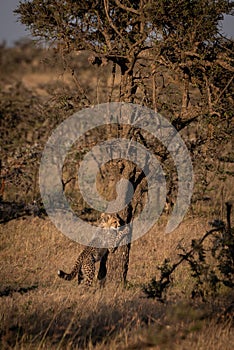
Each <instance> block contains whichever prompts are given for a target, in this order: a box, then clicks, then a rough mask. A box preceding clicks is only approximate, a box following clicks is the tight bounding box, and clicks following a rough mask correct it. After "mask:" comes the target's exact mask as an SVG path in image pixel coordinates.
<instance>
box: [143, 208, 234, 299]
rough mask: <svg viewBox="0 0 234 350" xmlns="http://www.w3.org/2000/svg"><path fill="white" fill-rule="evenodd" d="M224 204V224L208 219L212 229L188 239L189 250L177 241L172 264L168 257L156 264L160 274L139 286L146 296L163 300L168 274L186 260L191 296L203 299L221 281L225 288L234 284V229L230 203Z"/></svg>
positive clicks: (168, 279) (167, 284)
mask: <svg viewBox="0 0 234 350" xmlns="http://www.w3.org/2000/svg"><path fill="white" fill-rule="evenodd" d="M226 206H227V212H228V217H227V219H228V220H227V224H226V225H225V223H224V222H223V221H221V220H215V221H214V222H211V225H212V226H215V228H214V229H212V230H210V231H208V232H206V233H205V235H204V236H203V237H202V238H200V239H198V240H195V239H193V240H192V241H191V248H190V250H185V249H184V248H183V247H182V246H181V245H180V246H179V249H180V250H182V253H180V254H179V257H180V259H179V260H178V261H177V262H176V263H174V264H173V265H171V266H170V265H169V264H168V260H167V259H166V260H165V261H164V264H163V265H162V266H161V267H159V268H158V269H159V270H160V278H159V280H157V279H156V278H153V279H152V280H151V281H150V282H149V283H148V284H146V285H145V286H144V287H143V291H144V293H145V294H146V295H147V297H148V298H157V299H159V300H161V301H163V297H165V293H166V291H167V289H168V288H169V287H170V286H171V284H172V281H173V279H172V274H173V273H174V272H175V271H176V269H177V268H178V267H179V266H180V265H181V264H182V263H185V262H187V263H188V266H189V271H190V275H191V278H192V281H193V287H192V291H191V297H192V298H195V297H201V298H202V300H206V298H207V297H209V296H212V295H213V296H214V295H216V294H217V292H218V288H219V287H220V286H221V285H224V286H226V287H229V288H233V287H234V278H233V277H234V230H233V229H232V228H231V226H230V214H231V207H232V204H230V203H226ZM208 238H210V239H211V244H209V246H208V247H206V241H207V239H208ZM209 252H211V254H212V257H213V258H214V263H212V262H211V260H210V259H209V254H208V253H209Z"/></svg>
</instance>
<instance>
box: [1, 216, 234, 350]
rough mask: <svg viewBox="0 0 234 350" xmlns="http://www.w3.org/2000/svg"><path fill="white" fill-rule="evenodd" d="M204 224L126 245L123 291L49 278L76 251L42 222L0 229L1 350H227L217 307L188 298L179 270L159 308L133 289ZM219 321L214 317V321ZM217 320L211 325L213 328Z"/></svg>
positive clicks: (232, 339) (226, 331) (187, 283)
mask: <svg viewBox="0 0 234 350" xmlns="http://www.w3.org/2000/svg"><path fill="white" fill-rule="evenodd" d="M206 228H208V227H207V226H206V221H204V222H202V220H197V219H194V220H192V219H190V220H189V221H187V222H184V223H183V224H182V225H181V226H180V227H179V228H178V229H177V230H176V231H175V232H173V233H172V234H168V235H164V233H163V224H160V225H159V224H158V225H156V226H155V227H154V229H152V230H151V231H150V232H149V233H148V234H147V235H145V236H144V237H142V238H141V239H139V240H137V241H136V242H134V243H133V246H132V251H131V259H130V268H129V275H128V279H129V282H130V283H129V288H127V289H125V290H123V289H122V288H121V287H116V286H114V285H111V284H107V286H106V287H105V288H104V289H99V288H98V286H97V285H94V286H93V287H91V288H89V289H85V288H84V287H83V286H80V287H78V286H77V285H76V281H72V282H67V281H62V280H60V279H58V278H57V275H56V271H57V270H58V268H64V269H65V268H66V269H69V268H70V267H71V266H72V264H73V263H74V259H75V258H76V256H77V254H78V252H79V251H80V250H81V247H80V246H78V245H77V244H76V243H74V242H71V241H70V240H69V239H68V238H66V237H64V236H63V235H62V234H61V233H59V232H58V231H57V230H56V229H55V228H54V226H53V225H52V223H50V221H49V220H48V219H46V220H42V219H39V218H33V219H32V218H27V219H20V220H14V221H11V222H9V223H7V224H5V225H1V227H0V237H1V250H0V254H1V265H2V266H1V274H0V283H1V287H0V296H1V297H0V310H1V312H0V323H1V328H0V335H1V340H0V347H1V348H2V349H96V350H98V349H188V348H191V349H215V350H217V349H221V348H222V349H227V350H228V349H231V348H233V343H234V335H233V332H232V331H233V329H232V325H231V323H230V321H229V322H227V321H225V320H224V321H222V318H221V316H219V315H221V312H222V304H221V303H219V302H218V301H214V302H213V303H210V304H207V305H200V304H199V303H198V304H195V303H194V302H191V301H190V300H189V290H190V287H191V279H190V275H189V273H188V271H187V270H186V268H182V269H181V270H180V271H178V272H177V274H176V276H175V283H174V287H173V288H172V290H171V291H169V298H168V301H167V302H166V303H165V304H161V303H159V302H157V301H154V300H150V299H146V298H145V297H144V295H143V293H142V291H141V288H140V285H141V284H142V283H144V282H147V281H149V280H150V278H151V277H153V276H154V275H155V273H156V266H157V265H158V264H159V263H161V262H162V261H163V259H164V258H166V257H170V258H171V259H172V260H173V259H175V258H176V246H177V244H178V241H180V240H181V239H182V238H183V240H184V244H185V246H186V245H189V241H190V239H191V238H194V237H198V236H201V235H202V234H203V233H204V231H205V229H206ZM218 317H219V318H218ZM218 320H219V322H217V321H218Z"/></svg>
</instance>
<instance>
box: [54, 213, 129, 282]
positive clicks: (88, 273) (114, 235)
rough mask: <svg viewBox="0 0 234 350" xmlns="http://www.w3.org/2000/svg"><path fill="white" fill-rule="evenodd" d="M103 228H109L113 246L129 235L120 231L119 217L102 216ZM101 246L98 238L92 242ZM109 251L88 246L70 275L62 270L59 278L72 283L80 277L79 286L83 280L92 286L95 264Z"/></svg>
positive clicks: (112, 250) (59, 271)
mask: <svg viewBox="0 0 234 350" xmlns="http://www.w3.org/2000/svg"><path fill="white" fill-rule="evenodd" d="M100 226H101V227H103V228H108V229H109V233H110V235H109V236H110V238H109V239H110V243H111V245H112V246H113V247H114V246H116V245H117V246H118V245H119V243H120V242H121V240H122V239H123V238H124V237H125V236H126V235H127V233H128V232H126V230H123V231H119V230H118V227H119V226H120V223H119V220H118V219H117V217H113V216H110V215H107V214H102V216H101V225H100ZM95 242H96V245H98V244H99V240H98V237H96V238H94V239H93V240H92V242H91V243H92V245H95ZM116 249H117V248H116V247H114V248H112V249H110V250H111V252H114V251H115V250H116ZM107 251H108V249H107V248H97V247H93V246H87V247H86V248H84V250H83V251H82V252H81V253H80V255H79V256H78V258H77V260H76V262H75V265H74V266H73V268H72V270H71V272H70V273H66V272H64V271H62V270H58V276H59V277H60V278H63V279H65V280H67V281H71V280H72V279H74V278H75V277H76V275H78V284H80V283H81V281H82V280H85V284H86V285H88V286H90V285H91V284H92V282H93V279H94V277H95V263H96V262H98V261H100V260H101V259H102V257H103V256H104V255H105V254H106V252H107Z"/></svg>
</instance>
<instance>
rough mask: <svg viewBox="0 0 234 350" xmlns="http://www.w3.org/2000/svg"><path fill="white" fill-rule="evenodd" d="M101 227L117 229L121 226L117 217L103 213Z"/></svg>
mask: <svg viewBox="0 0 234 350" xmlns="http://www.w3.org/2000/svg"><path fill="white" fill-rule="evenodd" d="M100 226H101V227H103V228H115V229H117V228H118V227H119V226H120V223H119V220H118V218H117V217H116V216H111V215H109V214H105V213H103V214H102V215H101V221H100Z"/></svg>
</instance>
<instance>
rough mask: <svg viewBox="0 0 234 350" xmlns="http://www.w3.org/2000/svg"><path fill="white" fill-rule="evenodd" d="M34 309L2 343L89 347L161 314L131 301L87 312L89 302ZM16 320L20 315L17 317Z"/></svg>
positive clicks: (11, 328)
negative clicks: (86, 303)
mask: <svg viewBox="0 0 234 350" xmlns="http://www.w3.org/2000/svg"><path fill="white" fill-rule="evenodd" d="M48 306H49V305H48V304H47V305H46V307H45V308H43V306H42V307H41V309H39V308H38V309H37V310H34V312H31V313H28V314H26V313H25V314H22V315H20V317H18V320H17V322H16V323H14V324H11V325H9V327H6V328H5V330H3V331H2V332H1V335H2V341H1V343H0V345H2V347H3V348H7V347H15V348H17V347H19V348H20V347H22V346H25V345H26V344H31V345H32V344H34V346H36V347H37V348H40V347H46V348H50V349H54V348H56V349H57V348H68V347H69V348H76V349H87V347H88V346H90V345H92V346H95V345H97V344H102V345H104V344H108V343H109V342H110V341H111V339H116V338H119V339H121V338H123V334H124V332H126V331H127V332H129V331H131V329H133V328H134V329H135V330H136V329H137V328H138V327H143V326H144V325H148V324H149V323H150V322H151V320H152V319H154V318H155V317H156V318H157V317H160V312H161V311H160V312H159V310H157V308H161V305H159V304H157V303H155V306H153V307H152V304H151V307H149V304H148V303H147V301H146V305H145V306H144V301H143V302H142V301H141V300H131V301H126V302H123V303H121V305H120V306H112V305H108V304H106V303H100V304H98V305H97V306H95V307H94V308H93V310H90V309H88V310H87V314H86V312H85V308H86V305H83V307H84V309H82V306H81V305H79V306H77V305H74V307H73V306H69V307H66V306H65V305H63V306H62V307H61V305H59V304H58V303H57V304H56V303H54V305H51V307H50V308H48ZM15 321H16V318H15Z"/></svg>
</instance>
